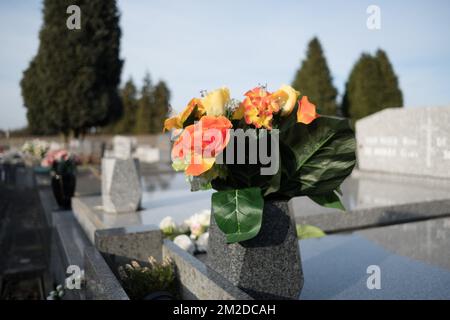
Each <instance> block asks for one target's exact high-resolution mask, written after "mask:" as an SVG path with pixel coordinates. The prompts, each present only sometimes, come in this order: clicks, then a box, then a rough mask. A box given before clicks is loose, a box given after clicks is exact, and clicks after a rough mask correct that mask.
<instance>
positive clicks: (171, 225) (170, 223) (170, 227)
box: [159, 216, 177, 234]
mask: <svg viewBox="0 0 450 320" xmlns="http://www.w3.org/2000/svg"><path fill="white" fill-rule="evenodd" d="M176 227H177V225H176V224H175V221H174V220H173V218H172V217H170V216H169V217H165V218H164V219H162V220H161V222H160V223H159V229H161V230H162V232H164V233H165V234H172V233H174V232H175V229H176Z"/></svg>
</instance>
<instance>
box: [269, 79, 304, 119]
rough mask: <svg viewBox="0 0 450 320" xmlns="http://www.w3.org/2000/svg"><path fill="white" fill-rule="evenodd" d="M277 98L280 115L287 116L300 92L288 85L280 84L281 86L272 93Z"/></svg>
mask: <svg viewBox="0 0 450 320" xmlns="http://www.w3.org/2000/svg"><path fill="white" fill-rule="evenodd" d="M273 95H274V96H275V97H276V99H278V104H279V105H280V110H281V116H287V115H289V114H290V113H291V112H292V109H294V107H295V104H296V103H297V99H298V96H299V95H300V92H298V91H297V90H295V89H294V88H292V87H291V86H288V85H282V86H281V88H280V89H279V90H278V91H277V92H275V93H274V94H273Z"/></svg>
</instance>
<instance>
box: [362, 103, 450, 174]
mask: <svg viewBox="0 0 450 320" xmlns="http://www.w3.org/2000/svg"><path fill="white" fill-rule="evenodd" d="M356 141H357V144H358V147H357V155H358V165H359V169H360V170H367V171H378V172H389V173H399V174H409V175H419V176H430V177H439V178H450V107H442V108H440V107H430V108H406V109H404V108H402V109H400V108H395V109H385V110H382V111H380V112H378V113H375V114H373V115H371V116H368V117H366V118H364V119H361V120H359V121H357V122H356Z"/></svg>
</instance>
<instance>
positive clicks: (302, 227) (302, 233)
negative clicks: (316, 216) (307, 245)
mask: <svg viewBox="0 0 450 320" xmlns="http://www.w3.org/2000/svg"><path fill="white" fill-rule="evenodd" d="M296 228H297V238H299V239H300V240H305V239H311V238H321V237H324V236H326V234H325V232H323V231H322V230H321V229H320V228H318V227H315V226H311V225H308V224H298V225H297V226H296Z"/></svg>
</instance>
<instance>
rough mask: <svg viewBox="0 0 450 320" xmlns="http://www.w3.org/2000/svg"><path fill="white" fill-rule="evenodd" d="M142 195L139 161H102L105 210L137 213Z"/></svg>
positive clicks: (104, 159)
mask: <svg viewBox="0 0 450 320" xmlns="http://www.w3.org/2000/svg"><path fill="white" fill-rule="evenodd" d="M141 193H142V190H141V184H140V179H139V170H138V163H137V160H133V159H127V160H123V159H115V158H103V159H102V202H103V210H105V211H107V212H115V213H120V212H130V211H136V210H137V209H138V208H139V204H140V200H141Z"/></svg>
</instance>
